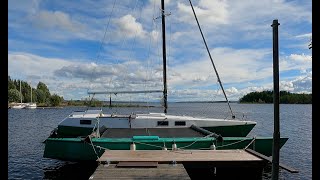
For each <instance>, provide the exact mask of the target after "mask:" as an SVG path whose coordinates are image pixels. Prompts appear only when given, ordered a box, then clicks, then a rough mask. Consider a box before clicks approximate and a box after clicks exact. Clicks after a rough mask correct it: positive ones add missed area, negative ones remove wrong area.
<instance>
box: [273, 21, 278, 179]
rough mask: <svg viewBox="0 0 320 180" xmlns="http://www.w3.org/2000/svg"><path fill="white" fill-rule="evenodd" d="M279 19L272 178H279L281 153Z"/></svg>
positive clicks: (275, 40)
mask: <svg viewBox="0 0 320 180" xmlns="http://www.w3.org/2000/svg"><path fill="white" fill-rule="evenodd" d="M279 25H280V23H278V20H277V19H275V20H273V23H272V25H271V27H272V30H273V106H274V112H273V113H274V132H273V146H272V180H278V179H279V153H280V118H279V117H280V116H279V46H278V45H279V42H278V26H279Z"/></svg>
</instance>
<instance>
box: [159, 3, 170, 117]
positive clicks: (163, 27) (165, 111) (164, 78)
mask: <svg viewBox="0 0 320 180" xmlns="http://www.w3.org/2000/svg"><path fill="white" fill-rule="evenodd" d="M161 11H162V12H161V17H162V18H161V19H162V57H163V101H164V113H167V108H168V102H167V101H168V100H167V60H166V21H165V14H164V0H161Z"/></svg>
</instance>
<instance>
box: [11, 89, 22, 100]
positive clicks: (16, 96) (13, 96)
mask: <svg viewBox="0 0 320 180" xmlns="http://www.w3.org/2000/svg"><path fill="white" fill-rule="evenodd" d="M20 95H21V94H20V92H19V91H18V90H17V89H9V91H8V101H9V102H20ZM22 99H23V97H22Z"/></svg>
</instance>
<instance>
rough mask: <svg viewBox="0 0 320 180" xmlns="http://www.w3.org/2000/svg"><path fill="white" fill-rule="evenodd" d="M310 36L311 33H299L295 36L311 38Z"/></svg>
mask: <svg viewBox="0 0 320 180" xmlns="http://www.w3.org/2000/svg"><path fill="white" fill-rule="evenodd" d="M311 37H312V33H307V34H300V35H297V36H296V38H311Z"/></svg>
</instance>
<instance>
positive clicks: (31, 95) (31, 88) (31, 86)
mask: <svg viewBox="0 0 320 180" xmlns="http://www.w3.org/2000/svg"><path fill="white" fill-rule="evenodd" d="M30 87H31V103H32V86H30Z"/></svg>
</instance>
